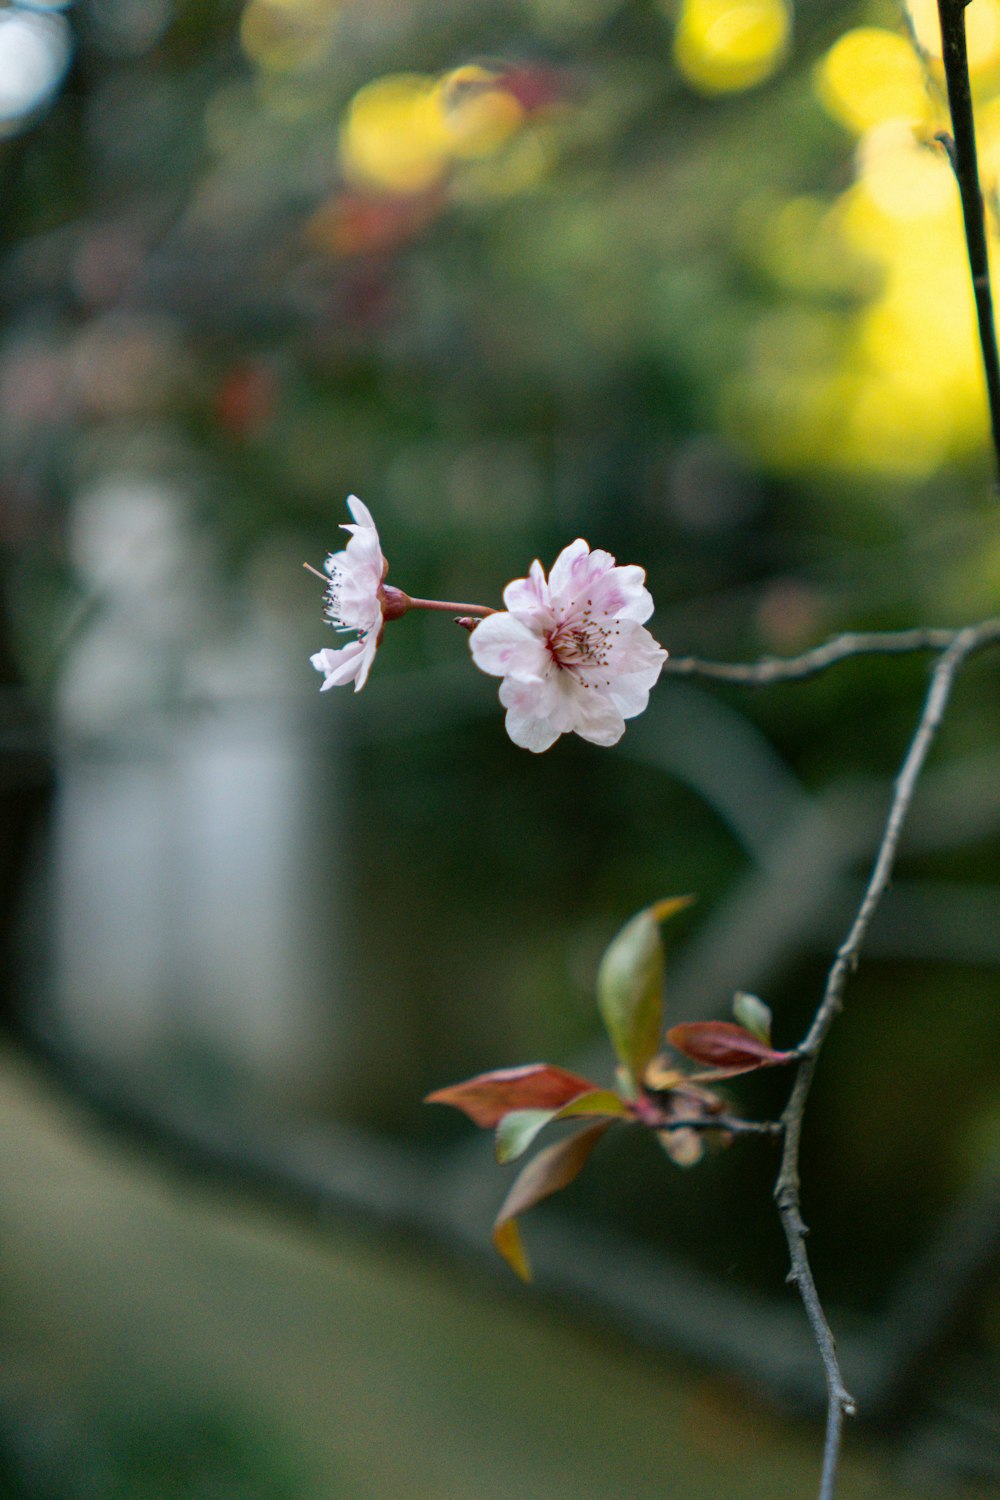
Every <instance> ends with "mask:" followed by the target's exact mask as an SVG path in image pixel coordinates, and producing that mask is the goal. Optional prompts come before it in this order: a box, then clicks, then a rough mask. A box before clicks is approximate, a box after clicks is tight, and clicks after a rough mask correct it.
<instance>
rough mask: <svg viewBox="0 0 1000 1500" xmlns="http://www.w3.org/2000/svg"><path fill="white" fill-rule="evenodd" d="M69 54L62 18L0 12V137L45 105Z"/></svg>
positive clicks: (70, 47) (67, 31)
mask: <svg viewBox="0 0 1000 1500" xmlns="http://www.w3.org/2000/svg"><path fill="white" fill-rule="evenodd" d="M72 52H73V43H72V37H71V34H70V29H69V26H68V24H67V22H66V21H65V19H64V18H63V17H62V16H59V15H47V14H41V13H39V12H37V11H25V10H3V11H0V135H9V134H12V133H13V132H14V131H16V130H19V129H20V128H21V127H22V125H26V124H27V123H28V122H29V121H30V119H31V118H32V117H33V116H34V115H35V113H36V112H37V111H38V110H40V109H42V108H43V107H44V106H45V105H46V104H48V103H49V101H50V100H51V99H52V96H53V95H54V94H55V92H56V89H57V88H58V87H59V85H60V83H61V82H62V80H63V77H64V75H65V72H66V69H67V67H68V66H69V60H70V57H71V56H72Z"/></svg>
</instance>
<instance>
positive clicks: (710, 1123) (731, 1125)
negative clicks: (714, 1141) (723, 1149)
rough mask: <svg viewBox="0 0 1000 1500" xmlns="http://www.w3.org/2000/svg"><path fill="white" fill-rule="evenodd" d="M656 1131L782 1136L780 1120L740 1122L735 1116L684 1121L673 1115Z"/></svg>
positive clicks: (711, 1116) (698, 1116)
mask: <svg viewBox="0 0 1000 1500" xmlns="http://www.w3.org/2000/svg"><path fill="white" fill-rule="evenodd" d="M656 1129H657V1130H700V1131H701V1132H702V1133H706V1132H708V1131H710V1130H724V1131H725V1132H726V1133H727V1135H783V1134H784V1129H785V1127H784V1125H783V1124H782V1122H781V1121H780V1120H741V1119H739V1117H738V1116H736V1115H692V1116H691V1117H690V1119H686V1118H685V1117H684V1116H683V1115H675V1116H674V1117H673V1118H672V1119H670V1120H664V1121H663V1122H662V1123H661V1124H658V1125H657V1126H656Z"/></svg>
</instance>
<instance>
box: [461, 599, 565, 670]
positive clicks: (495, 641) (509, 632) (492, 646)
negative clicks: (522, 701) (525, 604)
mask: <svg viewBox="0 0 1000 1500" xmlns="http://www.w3.org/2000/svg"><path fill="white" fill-rule="evenodd" d="M469 649H470V651H471V652H472V659H473V661H474V662H475V664H476V666H477V667H478V668H479V670H480V671H481V672H488V673H489V674H490V676H492V677H507V676H515V677H520V678H536V677H539V676H540V675H541V674H542V673H543V672H544V671H545V669H546V667H547V665H548V653H547V652H546V650H545V645H544V643H543V642H542V641H541V640H540V639H539V637H538V636H537V635H535V634H533V632H532V631H531V630H529V629H528V627H527V625H524V624H522V622H521V621H520V620H517V619H515V618H514V616H513V615H510V614H504V613H503V612H500V613H498V614H495V615H487V616H486V618H485V619H484V620H482V621H481V622H480V623H479V624H478V625H477V626H476V628H475V630H474V631H473V632H472V634H471V635H470V636H469Z"/></svg>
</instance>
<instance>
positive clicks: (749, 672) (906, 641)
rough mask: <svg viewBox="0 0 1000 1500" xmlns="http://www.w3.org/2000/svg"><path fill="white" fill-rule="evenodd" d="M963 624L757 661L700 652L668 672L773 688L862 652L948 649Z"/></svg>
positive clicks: (865, 636) (672, 662)
mask: <svg viewBox="0 0 1000 1500" xmlns="http://www.w3.org/2000/svg"><path fill="white" fill-rule="evenodd" d="M990 627H993V628H994V629H995V630H996V632H997V634H998V635H1000V619H998V620H987V621H984V623H983V625H981V626H977V627H976V629H977V630H984V629H989V628H990ZM961 633H962V631H961V629H952V630H937V629H933V628H919V629H915V630H880V631H867V632H856V631H854V632H850V633H848V634H845V635H836V636H833V637H831V639H830V640H828V641H825V642H824V643H823V645H821V646H814V647H813V648H812V649H811V650H809V651H804V652H803V653H802V654H801V655H800V656H786V657H781V656H763V657H761V658H760V659H759V660H758V661H753V662H723V661H704V660H703V659H702V658H700V657H697V656H679V657H677V656H670V657H668V658H667V660H666V661H665V662H664V664H663V675H664V676H665V677H707V678H710V679H711V680H712V681H714V682H732V683H735V684H737V685H738V686H742V687H770V686H771V685H772V684H774V683H776V682H804V681H806V680H807V679H808V678H810V677H816V676H818V674H819V673H820V672H825V671H826V670H827V668H828V667H835V666H837V665H838V663H840V662H842V661H849V660H850V659H851V658H852V657H856V656H905V655H907V654H910V653H913V652H916V651H946V650H947V649H948V647H949V646H951V645H952V644H953V643H954V642H955V641H956V640H957V638H958V637H959V636H960V635H961Z"/></svg>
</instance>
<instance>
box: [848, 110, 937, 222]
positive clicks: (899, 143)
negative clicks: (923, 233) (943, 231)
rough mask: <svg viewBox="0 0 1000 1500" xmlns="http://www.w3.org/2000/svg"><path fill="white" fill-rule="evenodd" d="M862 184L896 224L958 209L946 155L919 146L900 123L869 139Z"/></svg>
mask: <svg viewBox="0 0 1000 1500" xmlns="http://www.w3.org/2000/svg"><path fill="white" fill-rule="evenodd" d="M858 179H859V181H860V182H861V184H862V185H863V188H864V191H865V192H866V193H867V195H868V197H869V198H870V199H871V201H872V203H874V204H875V206H876V207H877V208H878V209H879V210H880V211H881V212H882V213H883V214H885V215H887V217H889V218H890V219H925V218H929V217H933V216H934V215H936V214H939V213H941V212H948V211H949V210H950V209H951V208H952V207H953V206H955V203H956V195H955V179H954V177H953V176H952V172H951V168H950V166H949V165H948V160H947V157H946V156H945V154H944V151H943V150H942V149H941V147H939V146H930V145H926V144H924V143H923V142H922V141H918V140H917V139H916V137H915V136H914V134H913V132H912V130H911V129H910V127H909V126H908V125H905V124H904V123H903V122H902V121H900V120H890V121H889V122H888V123H887V124H885V125H880V126H878V127H877V128H876V129H875V130H872V131H870V132H869V133H868V135H866V136H865V138H864V140H863V141H862V142H861V144H860V146H859V148H858Z"/></svg>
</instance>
